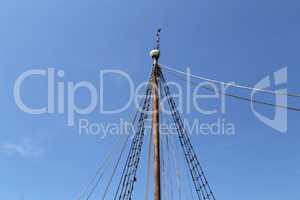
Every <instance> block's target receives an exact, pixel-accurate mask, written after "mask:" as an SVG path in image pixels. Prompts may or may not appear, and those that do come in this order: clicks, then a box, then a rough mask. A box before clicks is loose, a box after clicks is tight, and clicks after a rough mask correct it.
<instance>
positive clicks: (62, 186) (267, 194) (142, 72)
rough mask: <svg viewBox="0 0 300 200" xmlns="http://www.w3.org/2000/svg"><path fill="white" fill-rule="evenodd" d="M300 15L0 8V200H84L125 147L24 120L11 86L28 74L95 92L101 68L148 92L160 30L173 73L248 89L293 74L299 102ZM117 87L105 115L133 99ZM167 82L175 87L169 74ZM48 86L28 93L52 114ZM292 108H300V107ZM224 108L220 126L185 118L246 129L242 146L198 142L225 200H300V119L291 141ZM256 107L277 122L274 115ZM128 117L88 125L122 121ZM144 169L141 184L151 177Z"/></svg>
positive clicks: (283, 8) (118, 6)
mask: <svg viewBox="0 0 300 200" xmlns="http://www.w3.org/2000/svg"><path fill="white" fill-rule="evenodd" d="M299 9H300V3H299V2H297V1H296V0H288V1H283V0H272V1H271V0H263V1H259V0H254V1H241V0H228V1H215V0H210V1H205V0H200V1H195V0H194V1H193V0H187V1H170V0H166V1H157V0H154V1H136V0H133V1H130V2H128V1H116V0H113V1H112V0H101V1H100V0H98V1H96V0H86V1H78V0H73V1H68V0H66V1H59V0H51V1H50V0H43V1H34V0H28V1H16V0H9V1H8V0H3V1H1V3H0V25H1V29H0V97H1V98H0V102H1V104H0V110H1V113H2V118H1V119H2V122H1V127H2V131H1V133H0V145H1V148H0V169H1V170H0V186H1V187H0V199H5V200H17V199H20V198H21V197H22V196H24V197H25V199H30V200H66V199H74V198H75V197H76V194H77V193H78V192H79V191H80V190H81V188H82V186H83V185H84V184H85V183H87V182H88V181H89V179H90V177H91V176H92V175H93V174H94V172H95V171H96V168H97V166H98V165H99V162H100V161H101V160H103V159H104V157H105V155H106V154H107V152H108V151H110V150H111V146H112V144H113V143H114V142H115V141H117V140H121V138H120V137H108V138H106V139H104V140H101V139H99V138H98V137H94V136H80V135H79V134H78V127H68V126H67V115H66V114H57V113H55V114H45V115H29V114H27V113H24V112H22V111H21V110H20V109H19V108H18V107H17V106H16V104H15V102H14V97H13V87H14V82H15V80H16V79H17V77H18V76H19V75H20V74H21V73H23V72H24V71H26V70H29V69H47V68H48V67H53V68H55V69H61V70H64V72H65V77H64V78H63V79H60V80H59V81H62V82H65V83H66V82H67V81H74V82H78V81H82V80H88V81H90V82H91V83H93V84H95V85H97V84H99V70H103V69H118V70H122V71H124V72H126V73H128V74H129V75H130V76H131V77H132V78H133V80H134V82H135V83H141V82H143V81H145V80H146V79H147V78H148V74H149V71H150V69H151V59H150V58H149V55H148V54H149V51H150V50H151V48H152V47H153V46H154V39H155V38H154V35H155V31H156V29H157V28H162V29H163V32H162V36H161V37H162V41H161V51H162V56H161V59H160V62H161V63H163V64H166V65H169V66H172V67H174V68H177V69H181V70H185V67H190V68H191V69H192V72H193V73H194V74H201V75H205V76H207V77H210V78H215V79H219V80H224V81H235V82H237V83H241V84H245V85H255V84H256V83H257V82H258V81H259V80H261V79H262V78H264V77H265V76H267V75H269V74H272V73H273V72H275V71H277V70H278V69H280V68H282V67H283V66H288V84H287V85H285V87H287V88H288V89H289V91H290V92H300V89H299V87H298V86H299V84H300V81H299V77H298V76H299V73H300V68H299V67H300V61H299V55H298V53H299V50H300V49H299V48H300V39H299V35H300V27H299V20H300V14H299ZM107 78H108V80H107V81H108V83H109V84H107V85H106V86H105V89H106V91H105V99H104V100H105V102H106V104H105V106H107V108H114V107H115V106H117V105H119V104H121V103H122V102H124V101H125V100H126V98H127V97H128V86H127V85H126V84H127V83H126V82H124V80H120V79H118V78H116V77H107ZM166 78H167V79H168V80H172V79H174V78H172V77H171V76H169V75H168V74H166ZM174 80H176V79H174ZM176 81H178V80H176ZM181 84H182V83H181ZM45 87H47V85H46V82H45V79H44V77H39V78H36V79H30V80H28V82H26V84H25V85H24V88H23V89H22V96H23V98H24V101H26V102H30V104H31V105H33V106H37V107H38V106H43V105H45V102H46V101H47V99H46V97H47V93H46V92H45ZM273 89H274V88H273ZM232 92H235V93H239V94H241V95H247V94H248V93H245V92H243V91H239V90H232ZM248 95H249V94H248ZM261 98H265V97H263V96H262V97H261ZM77 100H78V104H79V105H82V106H84V105H86V104H87V103H88V102H89V98H88V93H85V91H82V92H81V93H80V95H78V99H77ZM266 100H268V101H273V99H272V98H266ZM204 103H205V105H207V106H211V105H212V104H211V102H204ZM289 104H291V105H294V106H297V105H298V106H300V104H299V101H298V100H297V99H290V100H289ZM226 109H227V112H226V113H225V114H217V115H213V116H203V115H200V114H198V113H196V112H193V113H191V114H187V115H184V116H185V117H186V118H187V119H195V118H197V119H199V120H201V121H205V122H206V121H207V122H210V121H214V120H216V119H217V118H219V117H223V118H225V119H226V121H229V122H232V123H234V124H235V125H236V134H235V135H234V136H197V137H194V138H193V144H194V145H195V147H196V151H197V153H198V155H199V158H200V160H201V163H202V164H203V166H204V169H205V171H206V173H207V176H208V179H209V182H210V184H211V185H212V188H213V190H214V193H215V195H216V197H217V199H223V200H232V199H243V200H250V199H251V200H252V199H255V200H260V199H261V200H262V199H273V200H282V199H299V198H300V191H299V188H298V186H299V184H300V183H299V178H300V167H299V166H300V157H299V150H300V136H299V133H298V132H299V131H298V128H299V124H298V122H299V119H300V116H299V114H298V113H296V112H292V111H291V112H289V113H288V131H287V133H285V134H282V133H279V132H277V131H275V130H273V129H272V128H270V127H268V126H266V125H265V124H263V123H262V122H261V121H259V120H258V119H257V118H256V117H255V116H254V114H253V113H252V111H251V108H250V106H249V103H244V102H239V101H236V100H233V99H227V106H226ZM258 109H259V110H260V111H261V112H263V113H266V114H269V115H271V114H272V113H273V109H272V108H268V107H261V106H258ZM130 112H131V111H130V109H129V110H126V111H125V112H122V113H120V114H118V115H117V114H116V115H104V114H99V113H97V112H93V113H91V114H89V115H86V116H81V117H84V118H87V119H89V120H91V121H94V122H103V123H108V122H118V120H119V119H120V118H124V119H127V118H129V113H130ZM128 120H129V119H128ZM142 161H143V160H142ZM139 171H140V173H141V174H142V175H143V174H144V172H145V168H141V169H140V170H139ZM99 192H100V191H99ZM143 194H144V193H143V187H142V186H137V192H136V193H135V195H136V197H137V199H141V198H143V197H144V196H143ZM96 197H97V196H96ZM98 198H99V196H98ZM95 199H96V198H95Z"/></svg>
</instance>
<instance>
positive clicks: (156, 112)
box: [152, 56, 161, 200]
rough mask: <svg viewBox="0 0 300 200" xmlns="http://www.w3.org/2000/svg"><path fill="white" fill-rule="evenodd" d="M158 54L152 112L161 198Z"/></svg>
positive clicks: (156, 194)
mask: <svg viewBox="0 0 300 200" xmlns="http://www.w3.org/2000/svg"><path fill="white" fill-rule="evenodd" d="M158 67H159V66H158V56H153V77H152V94H153V112H152V130H153V145H154V200H160V199H161V198H160V197H161V190H160V189H161V187H160V139H159V98H158V81H157V79H158Z"/></svg>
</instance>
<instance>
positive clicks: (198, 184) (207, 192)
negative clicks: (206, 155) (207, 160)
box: [159, 70, 215, 200]
mask: <svg viewBox="0 0 300 200" xmlns="http://www.w3.org/2000/svg"><path fill="white" fill-rule="evenodd" d="M159 76H160V77H161V79H160V80H161V81H162V83H163V85H164V91H165V95H166V96H167V97H168V98H167V99H168V103H169V106H170V109H171V111H172V112H171V113H172V117H173V120H174V123H175V124H176V127H177V132H178V137H179V140H180V143H181V146H182V149H183V152H184V155H185V158H186V162H187V163H188V166H189V170H190V174H191V176H192V179H193V183H194V186H195V189H196V192H197V196H198V199H199V200H201V199H203V200H206V199H207V200H215V197H214V194H213V192H212V190H211V188H210V185H209V183H208V181H207V179H206V176H205V175H204V172H203V170H202V167H201V165H200V162H199V160H198V158H197V155H196V153H195V150H194V148H193V146H192V144H191V141H190V138H189V135H188V133H187V132H186V130H185V128H184V124H183V121H182V118H181V116H180V114H179V112H178V110H177V108H176V104H175V101H174V99H173V98H172V96H171V93H170V89H169V87H168V85H167V82H166V80H165V79H164V76H163V74H162V72H161V70H159Z"/></svg>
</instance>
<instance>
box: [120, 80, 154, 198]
mask: <svg viewBox="0 0 300 200" xmlns="http://www.w3.org/2000/svg"><path fill="white" fill-rule="evenodd" d="M150 98H151V85H150V84H148V85H147V88H146V95H145V100H144V103H143V107H142V110H141V111H140V117H139V121H138V127H137V132H136V134H135V136H134V138H133V142H132V145H131V148H130V151H129V154H128V157H127V160H126V164H125V167H124V169H123V173H122V177H121V180H120V182H119V185H118V189H117V192H116V194H115V198H114V199H115V200H116V199H119V200H121V199H124V200H125V199H126V200H130V199H131V196H132V191H133V186H134V183H135V182H136V172H137V168H138V164H139V160H140V154H141V149H142V144H143V138H144V130H145V122H146V119H147V117H148V111H149V107H150Z"/></svg>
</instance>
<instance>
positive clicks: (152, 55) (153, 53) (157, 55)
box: [150, 29, 161, 60]
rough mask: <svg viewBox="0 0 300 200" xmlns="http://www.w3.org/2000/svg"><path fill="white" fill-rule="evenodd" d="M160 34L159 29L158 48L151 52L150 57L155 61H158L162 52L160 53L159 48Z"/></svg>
mask: <svg viewBox="0 0 300 200" xmlns="http://www.w3.org/2000/svg"><path fill="white" fill-rule="evenodd" d="M160 32H161V29H158V30H157V32H156V47H154V49H152V50H151V51H150V56H151V57H152V58H153V59H156V60H157V59H158V58H159V56H160V51H159V48H160Z"/></svg>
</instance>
